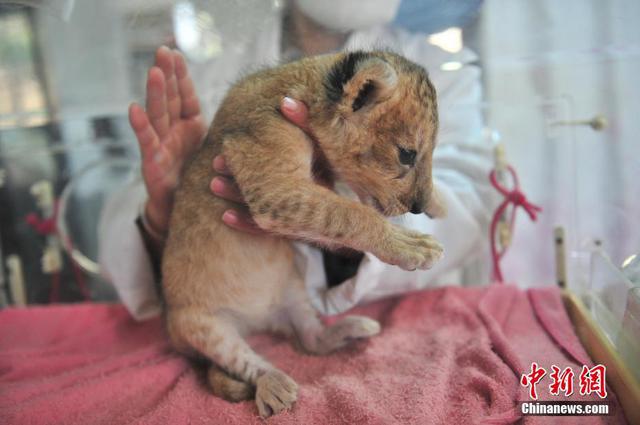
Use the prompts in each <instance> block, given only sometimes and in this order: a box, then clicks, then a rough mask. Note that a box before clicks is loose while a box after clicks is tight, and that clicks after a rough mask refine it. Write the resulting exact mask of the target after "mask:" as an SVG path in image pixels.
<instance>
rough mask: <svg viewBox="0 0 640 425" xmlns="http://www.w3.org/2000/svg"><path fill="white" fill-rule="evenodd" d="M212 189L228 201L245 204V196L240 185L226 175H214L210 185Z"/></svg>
mask: <svg viewBox="0 0 640 425" xmlns="http://www.w3.org/2000/svg"><path fill="white" fill-rule="evenodd" d="M209 187H210V189H211V191H212V192H213V193H214V194H216V195H218V196H219V197H221V198H223V199H226V200H227V201H232V202H238V203H240V204H244V203H245V202H244V198H243V197H242V193H241V192H240V189H239V188H238V186H237V185H236V184H235V183H234V182H233V181H231V180H229V179H227V178H225V177H220V176H218V177H214V178H213V180H211V184H210V185H209Z"/></svg>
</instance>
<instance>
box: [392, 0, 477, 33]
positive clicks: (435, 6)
mask: <svg viewBox="0 0 640 425" xmlns="http://www.w3.org/2000/svg"><path fill="white" fill-rule="evenodd" d="M482 2H483V0H402V2H400V7H399V8H398V14H397V15H396V18H395V20H394V22H393V23H394V25H396V26H399V27H403V28H405V29H407V30H409V31H413V32H423V33H426V34H433V33H436V32H440V31H442V30H445V29H447V28H450V27H464V26H465V25H466V24H468V23H469V22H470V21H471V20H472V19H473V18H475V16H476V15H477V14H478V11H479V10H480V6H482Z"/></svg>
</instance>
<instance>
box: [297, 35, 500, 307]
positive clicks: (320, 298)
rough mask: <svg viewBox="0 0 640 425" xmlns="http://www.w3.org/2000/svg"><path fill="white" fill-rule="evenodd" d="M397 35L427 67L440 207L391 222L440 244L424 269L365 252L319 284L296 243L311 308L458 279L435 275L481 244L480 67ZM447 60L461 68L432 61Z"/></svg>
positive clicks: (484, 156)
mask: <svg viewBox="0 0 640 425" xmlns="http://www.w3.org/2000/svg"><path fill="white" fill-rule="evenodd" d="M398 36H399V37H401V38H402V37H405V38H404V39H401V40H400V42H399V43H398V45H399V46H401V48H402V52H403V53H404V54H405V56H407V57H408V58H409V59H412V60H414V61H415V62H417V63H420V64H422V65H424V66H425V67H426V68H427V69H428V70H429V74H430V77H431V80H432V81H433V83H434V85H435V87H436V90H437V92H438V107H439V115H440V128H439V135H438V145H437V148H436V150H435V152H434V159H433V167H434V168H433V177H434V182H435V185H436V187H437V188H438V190H439V192H440V194H441V196H442V198H443V199H444V201H445V203H446V204H447V208H448V214H447V217H446V218H444V219H436V220H432V219H429V218H428V217H427V216H426V215H424V214H421V215H412V214H407V215H404V216H402V217H399V218H395V219H392V220H391V221H392V222H395V223H396V224H399V225H402V226H405V227H409V228H412V229H415V230H418V231H420V232H423V233H428V234H432V235H434V236H435V237H436V239H438V240H439V241H440V242H441V243H442V245H443V246H444V251H445V255H444V258H443V259H442V260H440V261H439V262H438V263H436V265H435V266H434V267H433V268H432V269H430V270H427V271H415V272H407V271H404V270H402V269H400V268H398V267H396V266H391V265H388V264H385V263H383V262H381V261H380V260H379V259H378V258H376V257H375V256H373V255H372V254H369V253H366V254H365V257H364V258H363V260H362V262H361V264H360V267H359V269H358V273H357V275H356V276H354V277H353V278H351V279H349V280H347V281H345V282H344V283H343V284H341V285H339V286H336V287H333V288H327V286H326V282H325V280H326V279H325V277H324V271H323V270H322V267H321V266H318V264H320V265H321V264H322V257H321V254H320V253H319V252H317V250H314V249H313V248H311V247H306V246H298V247H297V249H298V252H299V253H300V254H302V255H300V260H299V267H300V268H301V270H302V271H303V273H304V275H305V281H306V285H307V289H308V291H309V294H310V297H311V299H312V302H313V304H314V306H315V307H316V309H318V310H319V311H320V312H323V313H325V314H336V313H340V312H343V311H345V310H347V309H349V308H351V307H352V306H354V305H355V304H358V303H364V302H369V301H373V300H376V299H379V298H382V297H386V296H390V295H394V294H399V293H403V292H407V291H412V290H419V289H422V288H425V287H427V286H434V285H437V284H453V283H459V282H450V281H442V277H443V276H445V275H447V276H448V275H450V272H452V271H455V270H460V269H461V268H462V267H463V266H465V265H466V264H469V263H471V262H472V261H475V260H477V259H478V257H479V255H482V254H484V253H486V251H487V249H486V247H485V245H487V240H488V239H487V235H488V224H489V221H490V216H491V211H492V208H493V204H494V203H495V195H494V194H493V190H492V189H491V186H490V185H489V183H488V173H489V170H490V169H491V167H492V164H493V162H492V154H491V149H490V146H489V144H488V143H487V142H486V140H484V139H483V137H482V134H483V124H482V115H481V109H480V102H481V86H480V70H479V69H478V68H477V67H476V66H474V65H472V64H470V62H473V61H474V60H475V55H474V54H473V53H472V52H470V51H468V50H463V51H462V52H460V53H458V54H457V55H451V54H448V53H446V52H444V51H442V50H440V49H438V48H436V47H434V46H430V45H428V43H427V42H426V37H419V38H417V37H411V36H409V35H408V34H399V35H398ZM452 61H459V62H460V63H461V64H462V65H463V66H462V68H461V69H459V70H457V71H449V72H447V71H443V70H442V69H441V68H440V65H441V64H442V63H445V62H452Z"/></svg>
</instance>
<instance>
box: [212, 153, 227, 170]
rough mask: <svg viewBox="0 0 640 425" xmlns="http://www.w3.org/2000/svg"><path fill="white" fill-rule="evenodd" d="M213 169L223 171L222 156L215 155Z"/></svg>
mask: <svg viewBox="0 0 640 425" xmlns="http://www.w3.org/2000/svg"><path fill="white" fill-rule="evenodd" d="M213 169H214V170H216V171H218V172H223V171H224V169H225V164H224V158H223V157H221V156H216V157H215V158H213Z"/></svg>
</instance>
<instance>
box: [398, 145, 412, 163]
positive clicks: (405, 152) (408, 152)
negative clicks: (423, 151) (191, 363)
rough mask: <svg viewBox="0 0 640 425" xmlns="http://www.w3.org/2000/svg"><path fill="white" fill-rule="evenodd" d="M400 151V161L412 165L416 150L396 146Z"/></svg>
mask: <svg viewBox="0 0 640 425" xmlns="http://www.w3.org/2000/svg"><path fill="white" fill-rule="evenodd" d="M398 150H399V151H400V163H401V164H403V165H410V166H413V165H414V164H415V163H416V151H414V150H412V149H405V148H401V147H398Z"/></svg>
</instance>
